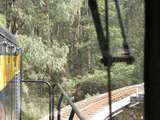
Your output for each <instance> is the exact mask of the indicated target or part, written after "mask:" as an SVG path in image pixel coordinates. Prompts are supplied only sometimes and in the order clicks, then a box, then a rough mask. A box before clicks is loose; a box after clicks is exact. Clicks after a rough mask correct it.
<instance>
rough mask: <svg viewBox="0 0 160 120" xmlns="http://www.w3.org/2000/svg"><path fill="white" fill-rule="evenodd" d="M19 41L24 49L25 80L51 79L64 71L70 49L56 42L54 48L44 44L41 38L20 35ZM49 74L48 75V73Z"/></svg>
mask: <svg viewBox="0 0 160 120" xmlns="http://www.w3.org/2000/svg"><path fill="white" fill-rule="evenodd" d="M17 39H18V41H19V44H20V46H21V47H22V48H23V66H24V69H23V70H24V74H25V76H24V77H25V78H29V79H44V78H48V79H49V76H48V75H49V74H51V73H49V72H50V71H51V72H52V73H54V72H59V71H62V69H63V66H64V65H65V64H66V62H67V59H66V56H67V53H68V48H67V46H62V47H60V46H59V45H58V43H56V42H55V44H54V45H53V47H52V48H49V47H48V46H46V45H45V44H43V42H42V39H41V38H40V37H28V36H25V35H18V36H17ZM46 72H47V73H46Z"/></svg>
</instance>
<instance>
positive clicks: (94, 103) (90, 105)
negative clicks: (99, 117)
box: [61, 84, 144, 120]
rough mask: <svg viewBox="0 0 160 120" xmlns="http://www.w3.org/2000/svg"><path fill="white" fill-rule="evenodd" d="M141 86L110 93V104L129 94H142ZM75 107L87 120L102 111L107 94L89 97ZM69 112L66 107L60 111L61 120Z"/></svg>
mask: <svg viewBox="0 0 160 120" xmlns="http://www.w3.org/2000/svg"><path fill="white" fill-rule="evenodd" d="M143 89H144V88H143V84H138V85H132V86H127V87H123V88H120V89H116V90H113V91H112V102H116V101H119V100H121V99H123V98H125V97H127V96H130V95H131V94H134V93H137V92H142V91H143ZM75 104H76V106H77V107H78V108H79V110H80V112H81V114H82V115H84V117H85V118H86V119H87V120H88V119H89V118H91V117H92V116H93V115H95V114H96V113H97V112H98V111H100V110H101V109H103V108H104V107H106V106H107V105H108V93H104V94H101V95H98V96H95V97H91V98H89V99H86V100H82V101H79V102H77V103H75ZM70 111H71V107H70V106H66V107H65V108H63V109H62V112H61V113H62V120H67V118H68V116H69V114H70ZM74 120H79V118H78V117H77V116H76V115H75V116H74Z"/></svg>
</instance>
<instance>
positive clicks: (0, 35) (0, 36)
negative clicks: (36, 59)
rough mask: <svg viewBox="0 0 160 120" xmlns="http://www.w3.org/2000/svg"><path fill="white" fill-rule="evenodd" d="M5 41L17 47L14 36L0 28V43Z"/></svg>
mask: <svg viewBox="0 0 160 120" xmlns="http://www.w3.org/2000/svg"><path fill="white" fill-rule="evenodd" d="M5 40H6V41H8V42H10V43H12V44H14V45H17V41H16V38H15V36H14V35H13V34H11V33H10V32H9V31H8V30H7V29H6V28H4V27H2V26H0V42H2V41H5Z"/></svg>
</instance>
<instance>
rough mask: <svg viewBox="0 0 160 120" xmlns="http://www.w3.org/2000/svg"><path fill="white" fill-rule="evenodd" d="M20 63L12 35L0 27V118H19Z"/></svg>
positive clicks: (2, 119) (1, 119)
mask: <svg viewBox="0 0 160 120" xmlns="http://www.w3.org/2000/svg"><path fill="white" fill-rule="evenodd" d="M20 63H21V55H20V50H19V49H18V45H17V43H16V40H15V38H14V36H13V35H12V34H10V33H9V32H8V31H7V30H6V29H4V28H2V27H0V120H19V119H20V78H21V77H20Z"/></svg>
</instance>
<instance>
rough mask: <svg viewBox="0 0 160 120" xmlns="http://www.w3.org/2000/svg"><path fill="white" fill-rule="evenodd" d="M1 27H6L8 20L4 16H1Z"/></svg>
mask: <svg viewBox="0 0 160 120" xmlns="http://www.w3.org/2000/svg"><path fill="white" fill-rule="evenodd" d="M0 25H1V26H6V19H5V16H4V15H3V14H0Z"/></svg>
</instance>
